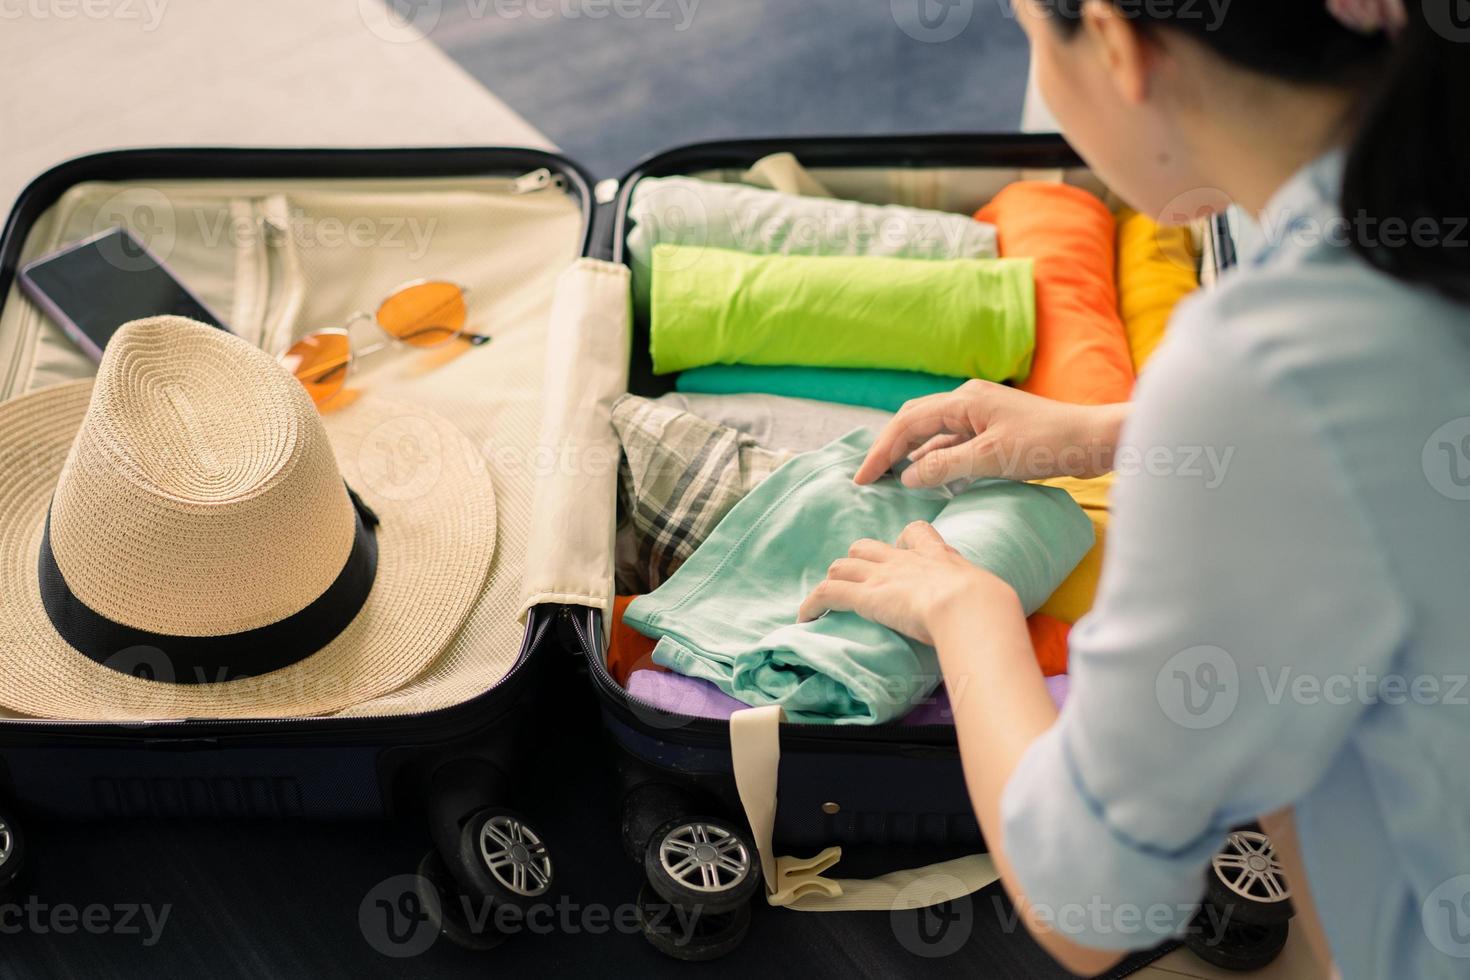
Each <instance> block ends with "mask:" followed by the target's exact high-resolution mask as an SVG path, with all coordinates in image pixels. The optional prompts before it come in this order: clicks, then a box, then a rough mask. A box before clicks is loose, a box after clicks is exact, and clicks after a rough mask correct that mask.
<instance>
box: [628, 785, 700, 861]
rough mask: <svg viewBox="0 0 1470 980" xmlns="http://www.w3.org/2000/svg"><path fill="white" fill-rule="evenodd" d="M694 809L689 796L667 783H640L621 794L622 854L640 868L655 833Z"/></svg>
mask: <svg viewBox="0 0 1470 980" xmlns="http://www.w3.org/2000/svg"><path fill="white" fill-rule="evenodd" d="M695 807H696V804H695V802H694V800H693V799H692V798H691V797H690V796H689V794H688V793H686V792H684V791H683V790H682V789H680V788H679V787H677V786H673V785H671V784H669V783H660V782H647V783H639V784H638V785H637V786H634V787H633V788H632V789H630V790H628V792H626V793H624V794H623V805H622V825H623V826H622V830H623V850H624V851H626V852H627V855H628V857H629V859H631V860H632V861H634V862H636V863H638V864H642V863H643V855H644V853H645V852H646V851H647V850H648V840H649V838H651V837H652V836H653V835H654V832H655V831H657V830H659V829H660V828H661V827H663V825H664V824H666V823H668V822H669V821H670V820H672V819H673V818H674V817H677V816H679V815H680V814H681V813H691V812H693V811H694V809H695Z"/></svg>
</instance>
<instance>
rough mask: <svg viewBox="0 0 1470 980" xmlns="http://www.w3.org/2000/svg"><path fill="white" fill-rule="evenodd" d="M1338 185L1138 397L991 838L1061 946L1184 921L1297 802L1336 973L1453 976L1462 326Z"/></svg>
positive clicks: (1227, 281)
mask: <svg viewBox="0 0 1470 980" xmlns="http://www.w3.org/2000/svg"><path fill="white" fill-rule="evenodd" d="M1341 168H1342V157H1341V155H1340V154H1333V155H1330V156H1328V157H1324V158H1323V159H1322V160H1320V161H1318V162H1317V163H1315V164H1313V165H1311V166H1309V167H1308V168H1306V169H1305V170H1304V171H1302V172H1301V173H1300V174H1298V175H1297V176H1296V177H1294V178H1293V179H1292V180H1291V181H1290V182H1289V183H1288V184H1287V185H1286V186H1285V187H1283V188H1282V190H1281V191H1280V192H1279V193H1278V194H1277V195H1276V197H1275V198H1274V199H1273V201H1272V202H1271V205H1270V206H1269V207H1268V208H1267V210H1266V212H1265V214H1264V216H1263V219H1262V222H1261V229H1260V231H1261V235H1260V236H1259V237H1260V238H1261V241H1260V243H1259V245H1258V246H1257V247H1256V248H1255V249H1254V250H1253V251H1252V252H1251V253H1250V254H1247V255H1244V256H1243V258H1242V264H1241V267H1240V268H1238V269H1236V270H1233V271H1231V272H1229V273H1227V274H1226V275H1225V276H1224V277H1223V278H1222V280H1221V282H1220V284H1219V285H1218V287H1217V288H1215V289H1213V290H1211V291H1207V292H1205V293H1202V294H1200V295H1199V296H1197V297H1194V298H1192V299H1191V300H1190V301H1188V302H1187V303H1186V304H1185V305H1184V306H1182V307H1181V309H1180V311H1179V312H1178V313H1177V315H1176V316H1175V318H1174V321H1173V324H1172V326H1171V328H1170V332H1169V336H1168V338H1167V339H1166V341H1165V342H1164V344H1163V345H1162V346H1161V348H1160V350H1159V352H1158V354H1157V355H1156V357H1155V359H1154V360H1153V361H1152V362H1151V363H1150V365H1149V367H1148V369H1147V370H1146V371H1145V372H1144V374H1143V376H1142V378H1141V379H1140V381H1139V386H1138V394H1137V404H1136V406H1135V408H1134V411H1133V414H1132V418H1131V419H1130V421H1129V423H1128V424H1127V426H1126V427H1125V430H1124V433H1123V437H1122V444H1121V448H1120V451H1119V463H1118V479H1117V483H1116V486H1115V489H1114V493H1113V498H1112V508H1113V517H1112V523H1111V527H1110V530H1109V534H1108V551H1107V556H1106V559H1105V562H1104V566H1103V574H1102V581H1101V586H1100V589H1099V594H1098V599H1097V603H1096V606H1095V607H1094V610H1093V612H1092V613H1091V614H1090V615H1088V616H1087V617H1086V618H1084V619H1083V620H1082V621H1081V622H1080V623H1079V624H1078V625H1077V627H1076V628H1075V630H1074V631H1073V633H1072V658H1071V664H1072V674H1073V686H1072V693H1071V698H1070V700H1069V701H1068V702H1067V704H1066V707H1065V709H1064V710H1063V712H1062V715H1061V718H1060V719H1059V721H1058V722H1057V724H1056V726H1055V727H1054V728H1052V729H1051V730H1050V731H1049V732H1047V733H1046V734H1045V735H1044V736H1043V737H1042V738H1041V739H1040V740H1038V741H1037V743H1036V744H1035V745H1034V746H1033V747H1032V748H1031V749H1030V750H1029V751H1028V753H1027V754H1026V756H1025V758H1024V759H1023V760H1022V762H1021V765H1020V767H1019V769H1018V770H1017V772H1016V774H1015V776H1014V777H1013V778H1012V779H1011V781H1010V784H1009V785H1008V786H1007V787H1006V791H1005V795H1004V798H1003V801H1002V813H1003V819H1004V828H1005V829H1004V833H1005V846H1006V851H1007V853H1008V854H1009V856H1010V858H1011V861H1012V863H1013V865H1014V867H1015V871H1016V875H1017V876H1018V878H1019V881H1020V884H1021V886H1022V887H1023V889H1024V890H1025V892H1026V894H1027V895H1028V896H1029V897H1030V898H1031V899H1032V900H1033V901H1034V902H1036V903H1037V904H1038V905H1039V906H1041V907H1043V908H1044V909H1047V910H1050V911H1052V912H1053V913H1054V914H1055V916H1056V919H1057V922H1058V923H1059V928H1060V930H1061V931H1063V932H1065V933H1066V934H1067V935H1068V936H1070V937H1071V938H1072V939H1074V940H1075V941H1077V942H1079V943H1083V944H1086V945H1090V946H1095V947H1101V948H1108V949H1127V948H1138V947H1143V946H1148V945H1152V944H1153V943H1155V942H1157V941H1158V940H1159V939H1161V938H1163V937H1164V936H1165V935H1167V934H1170V933H1171V932H1173V931H1175V930H1177V929H1179V928H1181V927H1182V926H1183V924H1184V923H1185V922H1186V921H1187V920H1188V916H1189V910H1190V909H1191V908H1192V907H1193V906H1194V905H1195V904H1196V903H1197V902H1198V900H1199V898H1200V897H1201V895H1202V893H1203V887H1204V874H1205V870H1206V868H1207V866H1208V862H1209V860H1210V858H1211V856H1212V855H1213V854H1214V852H1215V850H1216V848H1217V847H1218V846H1219V845H1220V844H1221V842H1222V838H1223V835H1224V834H1225V833H1226V832H1227V831H1228V830H1229V829H1230V828H1232V827H1234V826H1237V825H1239V824H1241V823H1244V822H1246V821H1249V820H1251V819H1253V818H1255V817H1257V816H1258V815H1260V814H1264V813H1270V812H1272V811H1275V810H1277V809H1280V808H1281V807H1284V806H1287V805H1295V807H1296V815H1297V822H1298V827H1299V831H1300V836H1301V840H1302V847H1303V855H1304V859H1305V862H1306V867H1307V876H1308V879H1309V881H1310V886H1311V891H1312V895H1313V897H1314V898H1315V900H1316V903H1317V906H1318V909H1319V911H1320V913H1321V916H1322V919H1323V922H1324V925H1325V927H1326V930H1327V934H1328V939H1329V942H1330V943H1331V946H1332V951H1333V954H1334V957H1335V959H1336V961H1337V964H1338V966H1339V968H1340V969H1341V972H1342V976H1343V978H1344V980H1356V978H1368V977H1372V978H1379V977H1383V978H1390V977H1391V978H1399V977H1415V978H1430V977H1445V978H1448V977H1464V976H1467V975H1470V684H1467V675H1470V308H1467V307H1463V306H1456V305H1454V304H1452V303H1450V302H1448V301H1446V300H1443V299H1440V298H1438V297H1437V296H1436V295H1435V294H1434V293H1433V292H1431V291H1429V290H1427V289H1416V288H1411V287H1407V286H1404V285H1401V284H1399V283H1398V282H1396V281H1394V280H1392V279H1390V278H1388V277H1386V276H1383V275H1381V274H1379V273H1378V272H1376V271H1374V270H1372V269H1371V268H1370V267H1368V266H1367V265H1366V264H1365V263H1363V262H1362V261H1361V260H1359V259H1358V258H1357V257H1355V255H1354V254H1353V253H1352V252H1351V251H1350V250H1349V249H1348V248H1346V247H1344V245H1343V244H1342V242H1343V238H1342V233H1343V225H1342V223H1341V219H1340V218H1339V217H1338V207H1337V204H1336V200H1337V188H1338V186H1339V179H1340V178H1339V175H1340V173H1341ZM1405 179H1412V178H1411V177H1409V176H1407V175H1406V177H1405ZM1397 230H1398V229H1395V228H1394V227H1393V226H1385V227H1384V228H1383V229H1382V233H1383V235H1384V236H1385V237H1384V241H1386V242H1391V241H1392V239H1393V237H1394V235H1395V234H1396V232H1397ZM1439 232H1440V233H1442V234H1444V235H1451V234H1458V235H1460V236H1461V241H1465V239H1466V236H1467V235H1470V233H1467V232H1466V231H1465V229H1463V228H1461V229H1459V230H1458V231H1457V230H1456V229H1455V228H1454V227H1453V223H1452V222H1451V223H1449V224H1446V225H1445V226H1443V227H1441V228H1440V229H1439ZM1390 247H1391V245H1390Z"/></svg>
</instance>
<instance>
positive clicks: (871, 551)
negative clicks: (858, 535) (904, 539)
mask: <svg viewBox="0 0 1470 980" xmlns="http://www.w3.org/2000/svg"><path fill="white" fill-rule="evenodd" d="M893 550H894V547H893V545H891V544H884V543H883V542H882V541H874V540H873V539H872V538H863V539H862V540H861V541H854V542H853V543H852V547H851V548H848V549H847V557H849V558H856V559H858V560H859V561H869V562H872V561H882V560H883V559H884V558H887V557H888V554H889V553H890V552H891V551H893Z"/></svg>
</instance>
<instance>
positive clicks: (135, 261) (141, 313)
mask: <svg viewBox="0 0 1470 980" xmlns="http://www.w3.org/2000/svg"><path fill="white" fill-rule="evenodd" d="M20 288H21V290H22V291H23V292H25V294H26V295H27V296H29V297H30V298H31V300H32V301H34V302H35V304H36V305H37V306H39V307H40V308H41V309H42V310H43V311H45V313H46V315H47V316H49V317H50V318H51V319H52V320H55V321H56V323H57V325H58V326H60V327H61V329H62V330H64V331H66V335H67V336H68V337H70V338H71V339H72V340H73V341H75V342H76V344H77V346H78V347H80V348H81V349H82V350H83V351H85V352H86V353H87V355H88V356H90V357H91V358H92V359H93V360H94V361H100V360H102V351H103V349H104V348H105V347H106V346H107V342H108V341H109V340H110V339H112V335H113V334H114V333H116V332H117V328H118V327H120V326H122V325H123V324H124V323H127V322H129V321H131V320H140V319H142V318H144V317H150V316H160V315H163V314H170V313H172V314H177V315H179V316H186V317H189V318H190V319H192V320H198V321H200V322H201V323H207V324H209V325H210V326H213V327H218V328H219V329H221V330H225V329H227V328H226V327H225V325H224V321H222V320H221V319H220V318H219V317H217V316H215V315H214V313H213V312H211V311H210V309H209V307H207V306H205V305H204V302H203V301H202V300H200V299H199V297H197V296H195V295H194V294H193V293H191V292H190V291H189V290H188V288H187V287H185V286H184V284H183V283H181V282H179V281H178V280H177V279H175V278H174V276H173V274H172V273H171V272H169V271H168V269H167V268H166V267H165V266H164V264H163V263H162V262H160V261H159V260H158V259H157V258H156V257H155V256H154V255H153V253H151V252H149V251H148V249H147V248H145V247H144V246H143V244H142V243H141V242H139V241H138V240H137V239H136V238H134V237H133V236H132V235H130V234H129V233H128V232H127V230H126V229H124V228H113V229H111V230H109V231H104V232H102V233H101V234H99V235H94V236H92V237H91V238H88V239H86V240H85V241H81V242H77V243H76V244H75V245H71V246H68V247H67V248H64V249H62V250H61V251H59V252H57V253H55V254H53V255H48V256H46V257H45V258H41V259H37V260H36V261H34V262H31V263H29V264H28V265H26V266H25V267H24V268H23V269H21V270H20Z"/></svg>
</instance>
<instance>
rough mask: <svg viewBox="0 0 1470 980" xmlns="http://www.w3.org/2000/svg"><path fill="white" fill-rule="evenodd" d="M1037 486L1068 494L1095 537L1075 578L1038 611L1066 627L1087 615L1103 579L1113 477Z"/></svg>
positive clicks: (1060, 480)
mask: <svg viewBox="0 0 1470 980" xmlns="http://www.w3.org/2000/svg"><path fill="white" fill-rule="evenodd" d="M1036 482H1038V483H1040V484H1042V485H1043V486H1048V487H1056V488H1057V489H1059V490H1065V491H1067V493H1068V494H1070V495H1071V497H1072V499H1073V500H1075V501H1077V505H1078V506H1079V507H1081V508H1082V512H1083V513H1084V514H1086V515H1087V517H1088V519H1089V520H1090V521H1092V531H1093V534H1094V536H1095V540H1094V541H1093V544H1092V550H1091V551H1089V552H1088V553H1087V556H1086V557H1085V558H1083V559H1082V561H1081V562H1080V563H1079V564H1078V565H1077V567H1076V568H1074V569H1072V574H1071V575H1068V576H1067V578H1066V580H1065V581H1064V582H1062V584H1061V585H1060V586H1059V587H1058V588H1057V590H1056V591H1055V592H1053V593H1052V595H1051V598H1050V599H1048V600H1047V601H1046V604H1045V605H1043V606H1042V607H1041V608H1040V609H1038V610H1037V612H1038V613H1041V614H1043V615H1047V616H1051V617H1053V618H1055V619H1060V620H1061V621H1062V622H1064V623H1075V622H1077V620H1079V619H1081V618H1082V617H1083V616H1084V615H1086V614H1087V611H1088V610H1089V609H1091V608H1092V603H1093V600H1094V599H1095V598H1096V597H1097V580H1098V578H1099V577H1100V576H1101V575H1102V564H1103V540H1104V538H1105V537H1106V534H1107V530H1108V495H1109V493H1111V492H1112V489H1113V474H1111V473H1109V474H1107V475H1106V476H1099V477H1096V478H1094V479H1091V480H1079V479H1077V478H1076V477H1070V476H1059V477H1055V478H1054V479H1050V480H1038V481H1036Z"/></svg>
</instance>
